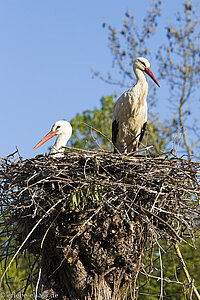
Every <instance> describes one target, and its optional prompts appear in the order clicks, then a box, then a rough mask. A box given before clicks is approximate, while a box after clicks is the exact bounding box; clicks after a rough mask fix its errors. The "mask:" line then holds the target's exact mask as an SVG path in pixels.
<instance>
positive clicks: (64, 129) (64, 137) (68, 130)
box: [33, 120, 72, 158]
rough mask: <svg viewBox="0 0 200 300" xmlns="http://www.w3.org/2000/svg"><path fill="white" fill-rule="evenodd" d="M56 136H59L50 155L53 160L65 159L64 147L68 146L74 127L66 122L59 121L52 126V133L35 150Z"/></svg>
mask: <svg viewBox="0 0 200 300" xmlns="http://www.w3.org/2000/svg"><path fill="white" fill-rule="evenodd" d="M55 135H57V139H56V142H55V144H54V145H53V147H52V148H51V151H50V153H49V154H50V155H52V157H53V158H60V157H63V156H64V150H65V149H64V148H63V147H64V146H65V145H66V144H67V142H68V140H69V139H70V137H71V135H72V126H71V124H70V123H69V122H67V121H65V120H60V121H57V122H56V123H55V124H54V125H53V126H52V129H51V131H50V132H49V133H47V135H46V136H45V137H44V138H43V139H42V140H41V141H40V142H39V143H38V144H37V145H36V146H35V147H34V148H33V150H34V149H36V148H38V147H40V146H41V145H43V144H44V143H45V142H46V141H48V140H49V139H51V138H52V137H53V136H55Z"/></svg>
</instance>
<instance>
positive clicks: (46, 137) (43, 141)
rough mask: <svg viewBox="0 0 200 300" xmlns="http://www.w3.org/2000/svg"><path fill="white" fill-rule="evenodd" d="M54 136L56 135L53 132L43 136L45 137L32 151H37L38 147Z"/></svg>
mask: <svg viewBox="0 0 200 300" xmlns="http://www.w3.org/2000/svg"><path fill="white" fill-rule="evenodd" d="M55 135H56V133H55V131H50V132H49V133H47V135H45V137H44V138H43V139H42V140H41V141H40V142H39V143H38V144H37V145H36V146H35V147H34V148H33V150H34V149H37V148H38V147H40V146H41V145H43V144H44V143H46V141H48V140H49V139H51V138H52V137H53V136H55Z"/></svg>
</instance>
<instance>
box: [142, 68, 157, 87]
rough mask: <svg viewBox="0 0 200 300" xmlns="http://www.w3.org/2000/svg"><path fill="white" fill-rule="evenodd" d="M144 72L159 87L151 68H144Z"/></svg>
mask: <svg viewBox="0 0 200 300" xmlns="http://www.w3.org/2000/svg"><path fill="white" fill-rule="evenodd" d="M144 71H145V73H147V74H148V75H149V76H150V77H151V79H153V81H154V82H155V83H156V84H157V85H158V86H159V87H160V84H159V83H158V81H157V80H156V78H155V76H154V75H153V73H152V72H151V70H150V69H149V68H146V69H145V70H144Z"/></svg>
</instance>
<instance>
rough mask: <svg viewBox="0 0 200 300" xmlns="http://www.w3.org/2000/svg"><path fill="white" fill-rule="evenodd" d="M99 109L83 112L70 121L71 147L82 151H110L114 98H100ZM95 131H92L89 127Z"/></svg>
mask: <svg viewBox="0 0 200 300" xmlns="http://www.w3.org/2000/svg"><path fill="white" fill-rule="evenodd" d="M100 104H101V106H100V109H98V108H97V107H95V108H94V109H93V110H86V111H83V113H82V114H77V115H76V116H75V118H73V119H72V120H71V125H72V128H73V135H72V138H71V141H70V142H71V146H73V147H76V148H82V149H94V148H97V147H101V148H102V149H111V148H112V143H111V141H109V140H108V139H111V122H112V120H111V116H112V112H113V105H114V97H113V96H108V97H102V98H101V100H100ZM87 125H89V126H92V127H93V128H95V129H97V130H98V132H97V131H95V130H93V129H92V128H91V127H89V126H87ZM99 131H100V132H101V133H102V134H101V133H100V132H99Z"/></svg>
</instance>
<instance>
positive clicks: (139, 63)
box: [133, 57, 160, 87]
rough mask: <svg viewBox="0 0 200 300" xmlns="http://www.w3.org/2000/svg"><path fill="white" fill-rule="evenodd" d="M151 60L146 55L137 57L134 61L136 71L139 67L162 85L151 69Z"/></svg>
mask: <svg viewBox="0 0 200 300" xmlns="http://www.w3.org/2000/svg"><path fill="white" fill-rule="evenodd" d="M150 66H151V65H150V62H149V61H148V60H147V59H146V58H144V57H137V58H136V59H135V60H134V62H133V70H134V72H135V71H136V70H137V69H139V70H141V71H143V72H145V73H146V74H147V75H149V76H150V77H151V79H153V81H154V82H155V83H156V84H157V85H158V86H159V87H160V85H159V83H158V81H157V80H156V78H155V76H154V75H153V73H152V71H151V70H150Z"/></svg>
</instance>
